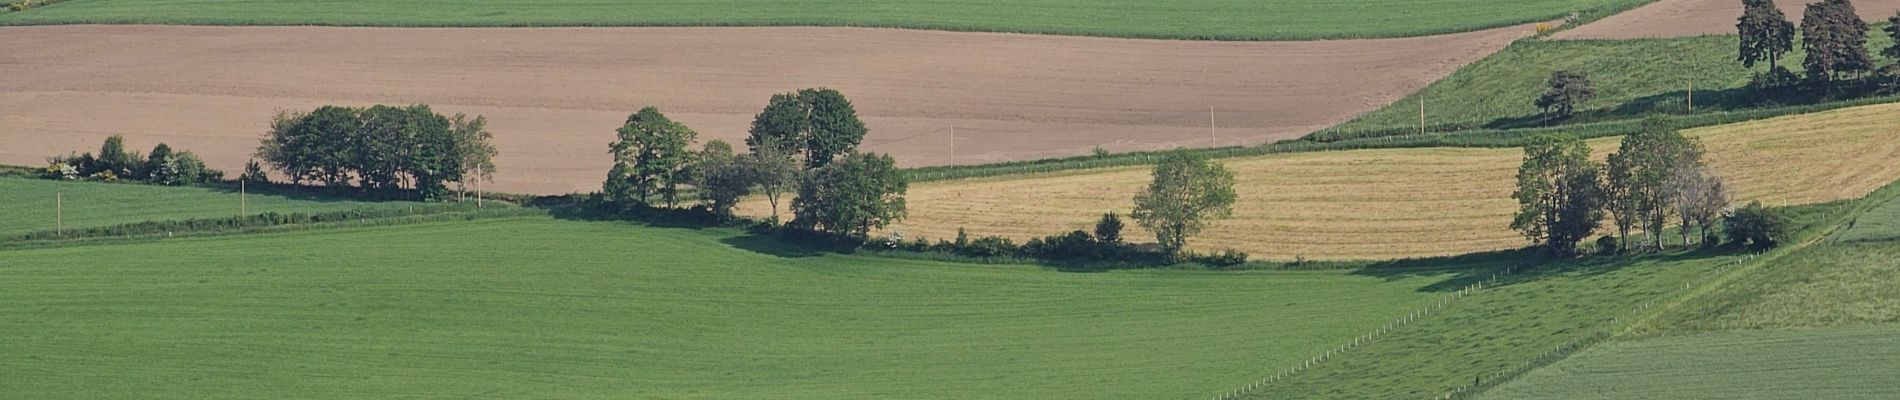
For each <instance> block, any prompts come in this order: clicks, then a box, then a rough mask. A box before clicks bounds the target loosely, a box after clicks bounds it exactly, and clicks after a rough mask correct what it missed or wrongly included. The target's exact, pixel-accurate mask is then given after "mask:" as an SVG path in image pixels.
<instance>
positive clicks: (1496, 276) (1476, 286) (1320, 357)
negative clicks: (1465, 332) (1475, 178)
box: [1213, 264, 1527, 400]
mask: <svg viewBox="0 0 1900 400" xmlns="http://www.w3.org/2000/svg"><path fill="white" fill-rule="evenodd" d="M1526 266H1527V264H1518V265H1513V266H1510V267H1505V268H1504V269H1501V270H1498V271H1497V272H1494V273H1492V274H1491V276H1489V277H1486V278H1485V279H1483V280H1480V281H1478V282H1477V283H1473V284H1470V285H1466V286H1465V287H1462V288H1459V289H1458V290H1457V291H1454V292H1451V293H1450V294H1446V295H1442V296H1439V297H1438V298H1437V299H1434V300H1432V302H1431V304H1429V305H1426V306H1425V307H1423V308H1419V309H1417V310H1414V311H1412V312H1410V313H1407V314H1405V316H1402V317H1399V318H1396V319H1393V320H1392V321H1391V322H1388V323H1386V324H1385V325H1381V326H1379V327H1378V328H1377V329H1373V330H1370V331H1366V332H1365V333H1364V334H1360V335H1357V336H1354V337H1353V338H1352V339H1351V340H1349V341H1347V342H1345V343H1342V344H1340V345H1339V346H1338V347H1335V348H1333V349H1331V350H1327V351H1325V352H1322V353H1319V354H1317V355H1314V356H1313V357H1311V358H1307V359H1306V360H1304V361H1301V362H1300V363H1299V364H1295V365H1293V366H1291V367H1289V368H1286V369H1284V370H1276V371H1274V372H1273V373H1272V374H1270V375H1267V376H1266V377H1264V378H1260V379H1259V380H1256V381H1253V382H1251V383H1248V384H1246V385H1243V386H1241V387H1239V388H1235V389H1233V390H1230V391H1227V392H1225V393H1221V394H1219V395H1215V396H1214V397H1213V399H1214V400H1230V399H1238V398H1241V397H1242V396H1246V395H1247V394H1250V393H1253V392H1256V391H1259V390H1260V389H1264V388H1266V387H1267V386H1269V385H1272V384H1274V383H1278V382H1280V381H1284V380H1287V379H1290V378H1292V377H1293V376H1294V375H1298V374H1300V373H1302V372H1306V371H1310V370H1312V369H1313V368H1317V367H1319V366H1321V365H1325V364H1326V362H1327V361H1331V360H1332V359H1333V358H1334V357H1338V356H1340V355H1341V354H1345V353H1348V352H1351V351H1353V350H1355V349H1358V348H1360V347H1364V346H1366V345H1369V344H1372V343H1373V342H1375V341H1377V340H1378V339H1379V338H1380V337H1384V336H1386V335H1388V334H1391V333H1392V332H1394V331H1397V330H1398V329H1400V328H1404V327H1406V326H1410V325H1412V324H1413V323H1416V322H1418V321H1420V320H1423V319H1425V318H1426V317H1430V316H1433V315H1437V314H1439V313H1440V312H1441V311H1444V309H1445V308H1446V307H1450V306H1451V305H1452V304H1454V303H1456V302H1458V301H1459V300H1463V299H1464V298H1466V297H1470V296H1472V295H1474V294H1477V293H1479V291H1482V290H1484V289H1486V288H1491V287H1496V286H1497V285H1498V283H1499V281H1500V280H1502V279H1504V278H1506V277H1509V276H1511V275H1514V274H1516V273H1518V272H1519V271H1522V270H1523V269H1524V267H1526Z"/></svg>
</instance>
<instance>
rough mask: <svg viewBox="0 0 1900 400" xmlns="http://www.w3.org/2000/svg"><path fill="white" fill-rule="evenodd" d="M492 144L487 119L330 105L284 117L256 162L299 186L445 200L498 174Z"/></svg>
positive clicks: (421, 109)
mask: <svg viewBox="0 0 1900 400" xmlns="http://www.w3.org/2000/svg"><path fill="white" fill-rule="evenodd" d="M492 138H493V134H492V133H490V132H488V130H487V120H486V119H485V118H483V117H479V116H478V117H475V118H473V119H470V118H468V117H467V116H465V115H461V114H456V115H455V116H454V117H453V118H451V117H445V116H442V115H441V114H437V113H435V112H434V111H432V110H430V109H429V106H427V105H421V104H416V105H410V106H403V107H397V106H387V105H377V106H373V107H367V108H359V107H340V106H324V107H320V108H317V109H316V110H313V111H310V112H307V113H279V114H278V115H277V116H276V117H275V118H274V119H272V121H271V125H270V130H269V131H268V132H267V133H266V135H265V137H264V139H263V140H262V142H263V143H262V145H261V146H259V147H258V150H257V158H259V159H262V160H264V162H265V163H267V164H269V165H270V166H271V167H272V168H273V169H275V170H277V171H278V172H280V173H282V174H283V175H285V176H287V177H289V178H290V181H291V183H293V184H303V183H304V182H313V183H322V184H323V185H324V186H326V187H330V188H345V187H350V186H356V187H359V188H362V189H365V190H371V191H384V192H391V191H405V190H412V191H414V192H415V193H416V194H418V195H419V196H420V197H421V198H423V199H425V200H440V199H445V198H446V197H447V196H448V195H449V189H448V187H447V183H449V182H455V183H456V184H457V185H458V189H463V190H465V185H466V184H468V183H470V182H474V181H476V180H480V179H488V178H490V177H492V176H493V174H494V172H495V166H494V163H493V161H492V159H493V157H494V156H495V155H496V153H497V151H496V149H495V147H494V145H492V144H490V143H489V140H490V139H492ZM245 172H246V174H245V175H246V179H262V171H261V170H260V168H255V167H250V166H247V168H246V171H245ZM254 173H255V175H254Z"/></svg>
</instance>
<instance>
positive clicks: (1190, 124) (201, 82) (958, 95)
mask: <svg viewBox="0 0 1900 400" xmlns="http://www.w3.org/2000/svg"><path fill="white" fill-rule="evenodd" d="M1529 33H1531V29H1530V28H1528V27H1514V28H1506V29H1497V30H1490V31H1482V32H1472V33H1464V34H1455V35H1444V36H1435V37H1425V38H1404V39H1381V40H1346V41H1316V42H1189V41H1160V40H1129V39H1102V38H1081V37H1055V36H1036V35H1017V34H991V33H949V32H930V31H911V30H889V29H849V28H585V29H580V28H548V29H541V28H532V29H529V28H514V29H509V28H500V29H494V28H481V29H401V28H323V27H188V26H47V27H6V28H0V37H4V38H6V40H4V41H0V54H4V55H5V56H4V57H0V110H4V112H3V113H0V163H7V164H25V165H35V164H39V163H41V162H43V160H44V159H45V157H46V156H49V155H53V154H59V153H64V152H68V151H73V150H90V149H96V148H97V146H98V143H99V141H100V140H101V139H102V138H104V137H105V136H107V135H110V134H115V133H116V134H123V135H125V136H126V138H127V140H128V145H130V146H134V147H137V148H141V149H144V148H149V147H150V146H152V145H153V144H156V143H157V142H160V141H163V142H167V143H170V144H171V145H172V146H173V147H174V148H185V149H190V150H194V151H196V152H198V153H199V154H201V155H202V156H204V158H205V159H206V160H207V161H208V162H210V163H211V164H212V166H213V167H216V168H222V169H226V170H227V171H232V172H236V171H237V170H238V169H239V167H240V166H241V165H242V163H243V162H244V161H245V160H246V159H248V158H249V157H250V154H251V153H252V149H253V148H254V147H255V146H256V143H257V138H258V137H259V136H260V134H261V133H262V132H263V131H264V129H265V126H266V123H267V121H268V119H269V118H270V116H271V115H272V114H273V113H275V112H276V111H278V110H307V109H310V108H314V107H316V106H319V105H324V104H350V105H365V104H372V103H408V102H423V103H428V104H431V105H433V106H435V107H436V109H437V111H438V112H443V113H456V112H464V113H470V114H483V115H487V116H488V117H489V119H490V120H491V123H490V127H491V130H493V131H495V132H496V135H497V139H496V140H497V145H498V146H499V147H500V149H501V152H502V153H501V157H500V158H499V159H497V163H498V164H499V166H500V168H501V171H502V173H501V174H500V176H498V177H497V181H496V182H495V183H494V184H492V185H491V186H490V188H491V189H494V190H503V191H514V192H532V193H564V192H569V191H591V190H595V189H597V188H598V187H599V182H600V179H601V176H602V175H603V174H604V172H603V171H605V170H606V169H607V168H606V165H607V163H608V162H609V161H610V159H609V156H608V155H607V143H608V142H609V141H611V140H612V139H613V130H614V129H615V128H616V127H618V126H619V125H620V123H621V121H622V120H624V118H625V117H626V115H627V114H629V113H631V112H632V111H634V110H637V109H639V108H640V107H642V106H646V105H657V106H659V107H661V108H662V109H663V110H664V111H666V112H667V113H668V115H669V116H672V117H673V118H675V119H677V120H680V121H682V122H684V123H686V124H688V125H689V126H692V127H694V128H695V129H697V130H698V131H699V132H700V138H701V140H705V139H711V138H718V139H725V140H727V141H732V142H735V143H737V142H738V141H739V140H740V139H741V138H742V137H743V136H744V135H745V129H746V127H747V126H748V124H749V122H750V121H751V118H752V115H753V114H755V113H757V112H758V110H759V108H761V107H763V106H764V105H765V101H766V99H767V98H768V97H770V96H771V94H773V93H776V92H785V91H790V90H794V89H798V88H803V87H818V86H824V87H832V88H836V89H839V90H841V91H843V92H844V93H845V94H846V95H847V96H850V97H851V99H852V100H853V101H854V102H855V103H856V105H857V106H858V109H859V111H860V113H861V114H862V115H863V116H864V119H865V121H866V123H867V124H868V125H869V126H870V128H871V135H870V136H869V137H867V138H866V140H865V145H864V148H866V149H868V150H871V151H878V152H888V153H892V154H894V155H895V156H897V157H898V159H899V160H900V162H901V163H903V164H905V165H938V164H950V163H979V162H994V161H1005V160H1020V159H1033V158H1044V157H1052V156H1066V155H1076V154H1084V153H1087V152H1089V151H1090V150H1091V149H1093V148H1095V147H1097V146H1100V147H1102V148H1105V149H1108V150H1111V151H1126V150H1136V149H1157V148H1171V147H1176V146H1208V145H1210V144H1214V143H1218V144H1221V145H1231V144H1237V143H1259V142H1263V141H1268V140H1276V139H1282V138H1288V137H1293V136H1297V135H1300V134H1304V133H1306V132H1309V131H1312V130H1316V129H1319V128H1323V127H1326V126H1330V125H1332V124H1335V123H1338V122H1340V121H1343V120H1345V119H1347V118H1350V117H1352V116H1354V115H1357V114H1360V113H1363V112H1367V111H1370V110H1372V109H1374V108H1376V107H1379V106H1382V105H1384V104H1387V103H1389V102H1392V101H1395V100H1397V99H1398V98H1400V97H1402V96H1403V95H1405V94H1406V93H1411V92H1413V91H1415V90H1417V89H1419V88H1421V87H1423V86H1424V85H1426V84H1429V83H1430V82H1432V81H1434V80H1436V79H1438V78H1440V77H1443V76H1444V75H1447V74H1449V73H1451V72H1452V71H1454V70H1456V69H1457V68H1458V67H1460V66H1462V65H1465V64H1466V63H1469V62H1472V61H1475V60H1477V59H1479V58H1482V57H1484V56H1486V55H1488V54H1491V53H1492V52H1494V51H1496V50H1498V49H1500V48H1502V47H1503V46H1505V45H1507V44H1509V42H1510V41H1512V40H1515V39H1517V38H1520V37H1523V36H1526V35H1527V34H1529ZM1210 107H1211V108H1212V109H1213V111H1214V114H1215V115H1214V123H1215V124H1216V126H1217V127H1218V128H1217V130H1216V131H1215V132H1212V133H1210V130H1209V127H1208V125H1209V115H1208V114H1209V109H1210ZM952 132H954V134H955V142H954V144H953V143H952V141H951V139H952V136H951V134H952ZM1215 136H1218V141H1216V140H1215V139H1214V137H1215ZM953 151H954V153H953ZM953 154H954V156H953Z"/></svg>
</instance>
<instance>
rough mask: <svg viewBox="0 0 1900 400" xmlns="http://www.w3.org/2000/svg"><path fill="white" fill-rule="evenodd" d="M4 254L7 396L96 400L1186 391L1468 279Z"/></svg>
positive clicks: (106, 252) (290, 250) (553, 227)
mask: <svg viewBox="0 0 1900 400" xmlns="http://www.w3.org/2000/svg"><path fill="white" fill-rule="evenodd" d="M0 259H4V260H6V262H4V263H0V277H4V279H0V304H5V305H6V306H4V307H0V321H7V322H6V323H4V324H0V337H5V338H7V340H6V342H5V343H6V344H5V345H4V346H0V373H3V375H4V376H7V378H6V379H0V393H8V394H9V396H13V397H18V398H94V399H113V398H127V399H129V398H261V397H309V398H338V397H371V398H388V397H405V396H413V395H426V396H427V397H442V398H468V397H476V398H779V399H837V398H937V399H968V398H1038V399H1099V398H1204V397H1206V396H1211V395H1213V394H1215V393H1219V392H1222V391H1225V390H1226V389H1230V388H1232V387H1237V386H1239V385H1242V384H1245V383H1246V382H1249V381H1252V380H1254V379H1257V378H1259V377H1262V376H1264V375H1263V374H1264V373H1266V371H1267V370H1269V369H1272V368H1276V367H1279V366H1283V365H1288V364H1290V363H1293V362H1295V361H1297V360H1300V359H1304V358H1306V357H1309V356H1311V355H1313V354H1316V353H1318V352H1320V351H1323V350H1325V349H1328V348H1331V347H1333V346H1336V345H1337V344H1339V343H1340V342H1342V341H1344V340H1346V339H1347V338H1350V337H1352V336H1354V335H1357V334H1359V333H1362V332H1363V331H1365V330H1367V329H1371V328H1374V327H1377V326H1379V325H1381V324H1383V323H1385V322H1387V321H1389V320H1391V319H1392V318H1396V317H1397V316H1400V315H1404V313H1406V312H1408V311H1409V310H1411V309H1415V308H1418V307H1420V306H1421V305H1422V304H1425V303H1426V302H1428V301H1429V299H1430V298H1432V296H1435V295H1438V294H1441V292H1442V291H1443V290H1449V289H1448V288H1447V287H1445V286H1446V285H1449V284H1447V283H1446V281H1447V280H1448V279H1453V278H1454V277H1456V276H1459V275H1460V272H1459V271H1455V270H1441V271H1426V272H1419V273H1408V274H1394V275H1385V274H1364V273H1354V272H1351V271H1311V272H1297V271H1279V272H1268V271H1262V272H1196V271H1180V270H1169V271H1134V272H1126V271H1125V272H1112V273H1066V272H1056V271H1051V270H1045V269H1041V268H1038V267H1033V266H986V265H962V264H950V263H941V262H926V261H903V260H895V259H890V258H881V257H864V256H841V255H817V254H809V253H801V252H799V251H795V250H791V249H788V248H784V247H781V246H780V245H778V244H776V243H775V242H771V241H770V240H769V239H760V238H756V237H745V236H738V235H737V233H736V232H731V231H727V230H723V229H707V230H691V229H662V228H648V227H639V226H634V225H631V224H627V223H619V222H581V221H563V220H556V219H550V218H547V217H526V218H504V219H487V220H479V221H475V222H455V223H436V224H422V225H409V226H397V227H382V228H355V229H334V230H317V231H306V232H296V233H288V234H260V235H233V236H221V237H210V238H194V239H173V240H162V241H157V242H150V243H141V244H124V245H93V246H77V247H65V248H50V249H34V250H12V251H0ZM1470 273H1474V274H1475V273H1481V272H1476V271H1473V272H1470Z"/></svg>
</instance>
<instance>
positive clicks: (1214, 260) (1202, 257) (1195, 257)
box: [1187, 249, 1247, 267]
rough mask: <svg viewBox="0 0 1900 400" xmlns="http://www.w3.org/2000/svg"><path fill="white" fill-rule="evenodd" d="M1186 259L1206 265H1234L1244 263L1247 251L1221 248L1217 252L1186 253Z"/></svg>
mask: <svg viewBox="0 0 1900 400" xmlns="http://www.w3.org/2000/svg"><path fill="white" fill-rule="evenodd" d="M1187 261H1189V262H1195V263H1201V264H1206V265H1209V266H1215V267H1231V266H1235V265H1240V264H1246V263H1247V253H1244V252H1240V251H1235V250H1233V249H1227V250H1222V251H1221V252H1219V253H1210V254H1196V253H1188V255H1187Z"/></svg>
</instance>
